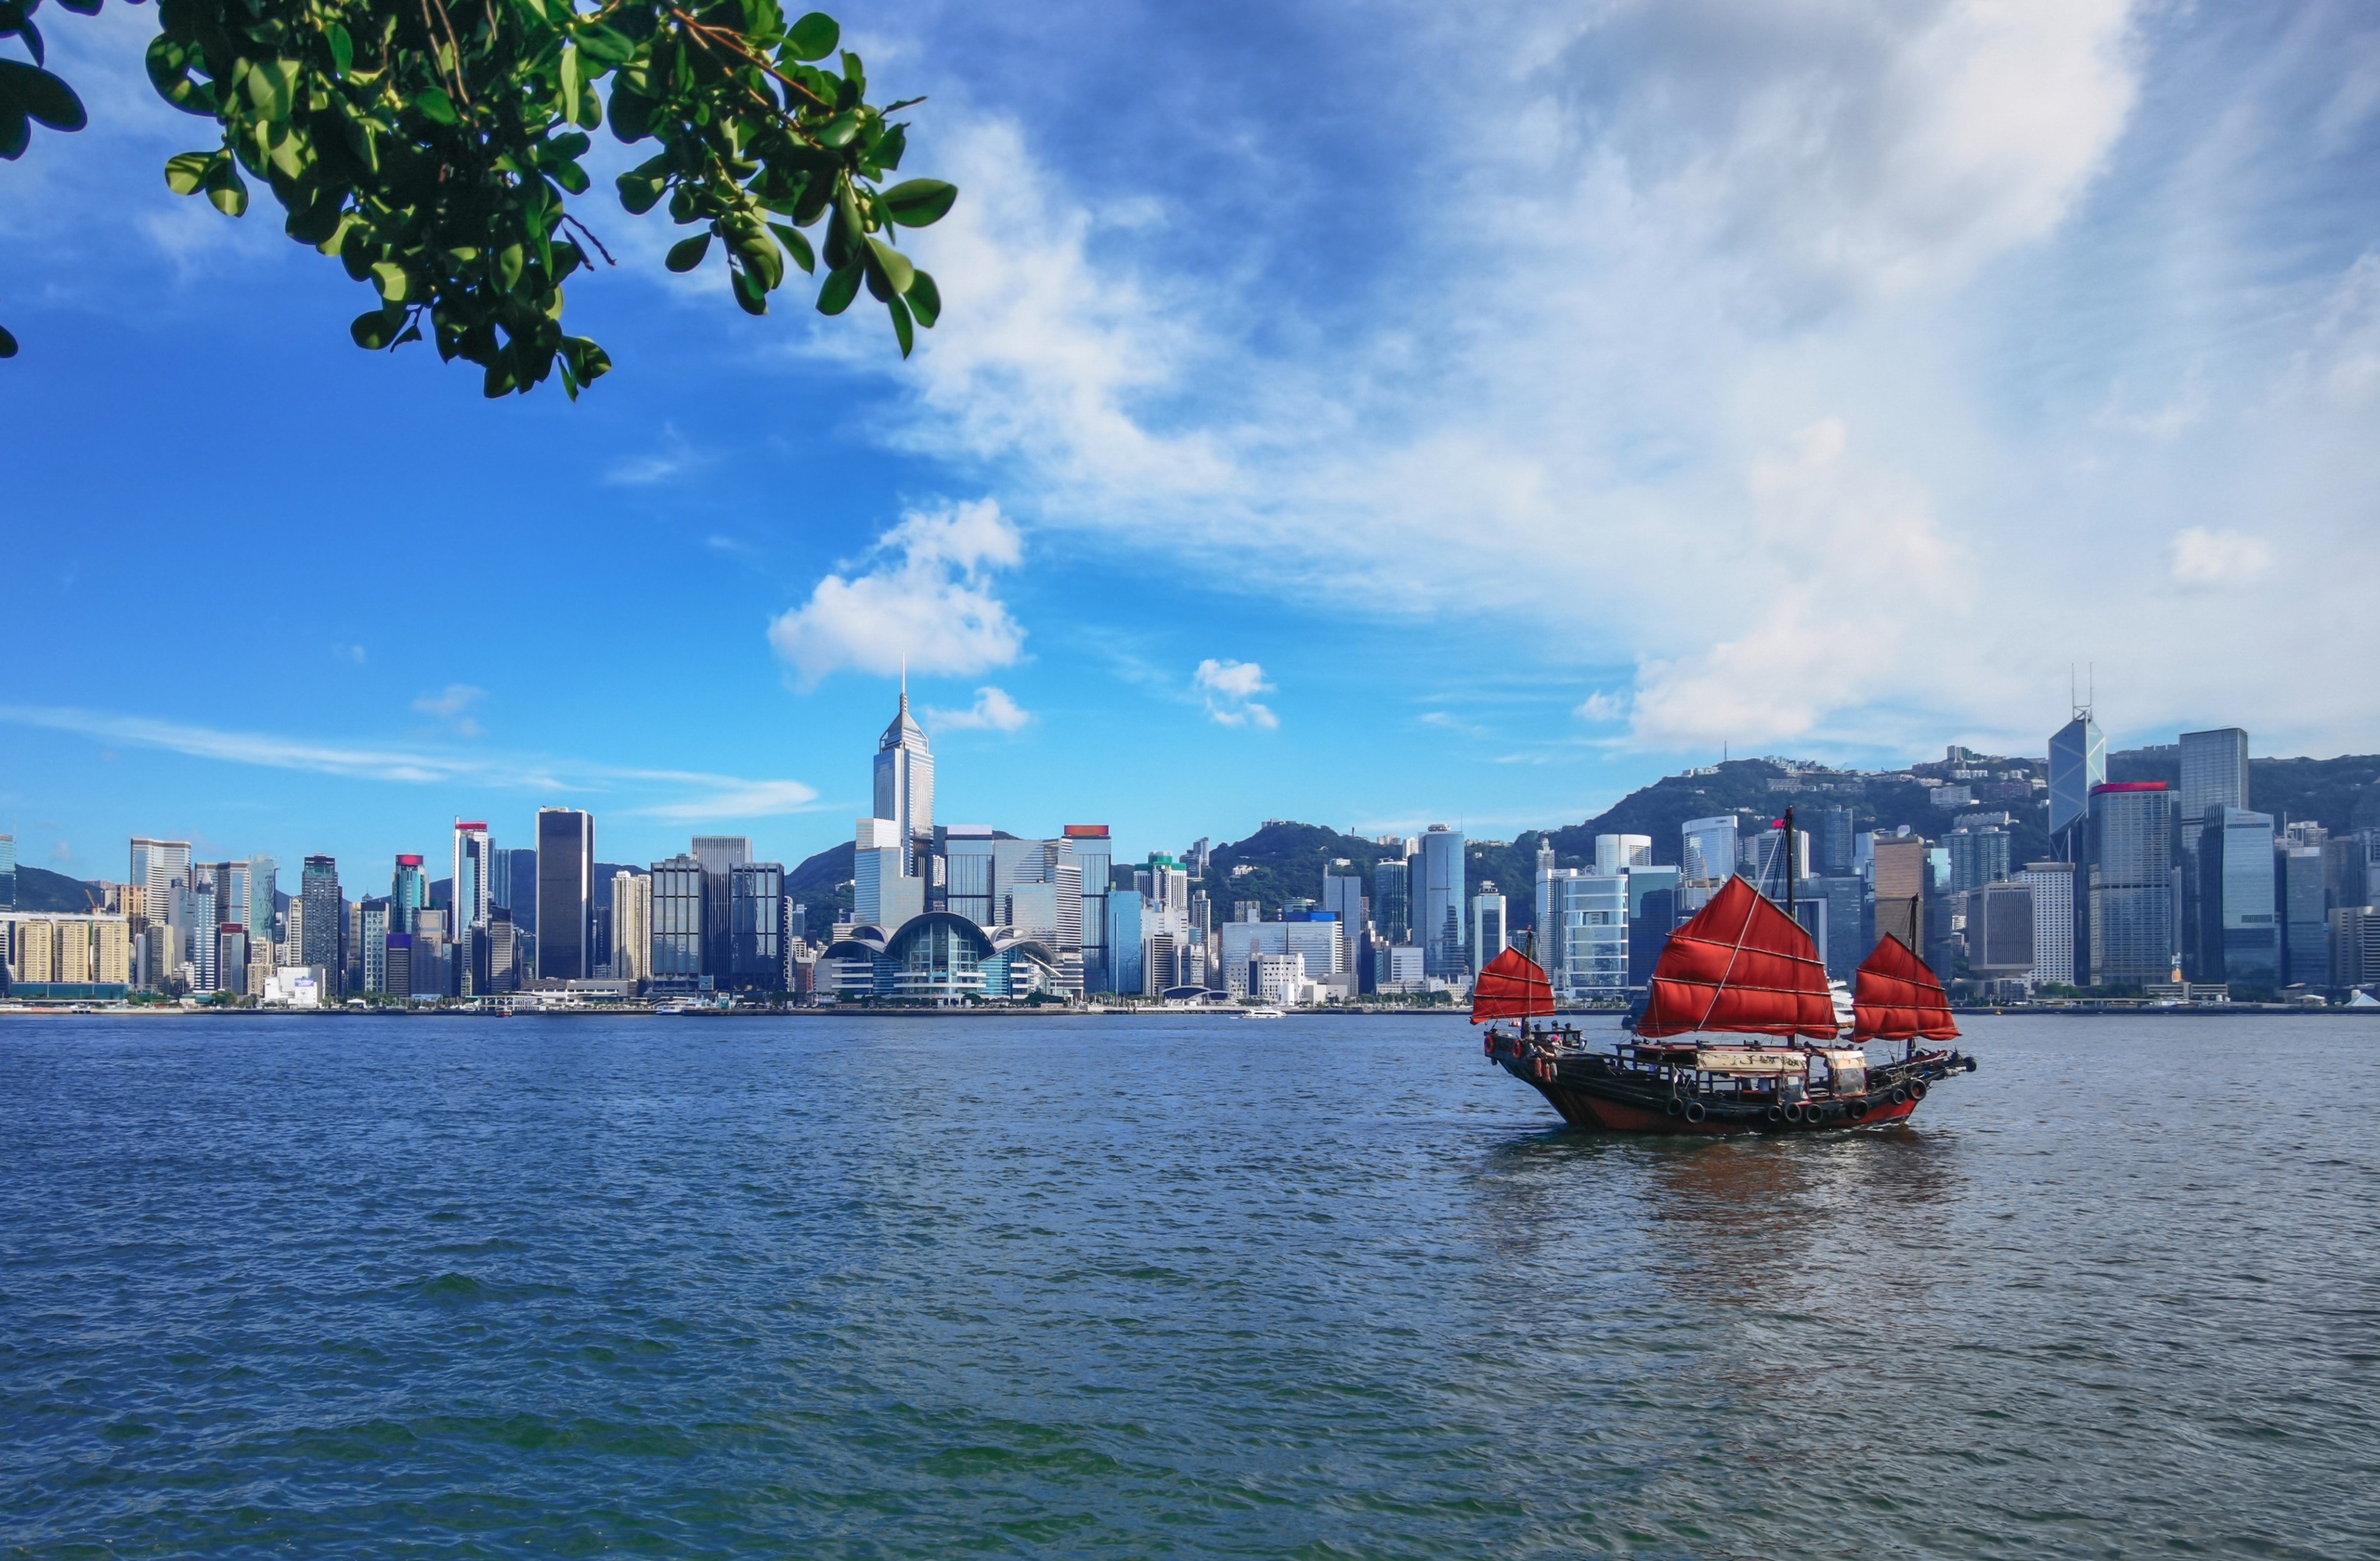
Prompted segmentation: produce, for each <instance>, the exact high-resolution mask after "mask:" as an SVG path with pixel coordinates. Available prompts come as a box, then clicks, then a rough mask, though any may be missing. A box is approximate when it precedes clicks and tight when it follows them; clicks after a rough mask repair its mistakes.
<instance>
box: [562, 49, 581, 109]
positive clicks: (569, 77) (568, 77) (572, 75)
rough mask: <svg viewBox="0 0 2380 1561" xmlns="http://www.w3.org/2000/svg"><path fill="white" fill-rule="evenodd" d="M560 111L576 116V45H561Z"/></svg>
mask: <svg viewBox="0 0 2380 1561" xmlns="http://www.w3.org/2000/svg"><path fill="white" fill-rule="evenodd" d="M562 111H563V112H564V113H565V114H568V115H571V116H576V115H577V112H578V45H577V44H576V43H564V44H563V45H562Z"/></svg>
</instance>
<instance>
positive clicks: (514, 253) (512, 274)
mask: <svg viewBox="0 0 2380 1561" xmlns="http://www.w3.org/2000/svg"><path fill="white" fill-rule="evenodd" d="M527 265H528V251H526V250H523V249H522V248H521V247H520V246H519V245H518V244H507V245H505V246H504V248H503V249H501V250H497V251H496V286H497V287H498V289H499V290H500V291H503V292H507V293H509V292H511V291H512V290H513V289H514V288H515V287H519V286H520V279H521V271H522V268H524V267H525V266H527Z"/></svg>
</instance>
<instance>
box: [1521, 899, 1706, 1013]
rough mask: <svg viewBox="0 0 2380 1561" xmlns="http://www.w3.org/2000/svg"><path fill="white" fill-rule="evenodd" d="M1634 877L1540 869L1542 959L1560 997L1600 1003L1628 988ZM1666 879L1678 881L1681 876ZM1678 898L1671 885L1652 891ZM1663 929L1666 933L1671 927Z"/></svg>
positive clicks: (1539, 941) (1539, 953) (1539, 947)
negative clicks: (1631, 901) (1664, 888)
mask: <svg viewBox="0 0 2380 1561" xmlns="http://www.w3.org/2000/svg"><path fill="white" fill-rule="evenodd" d="M1633 879H1634V874H1633V873H1631V874H1614V873H1609V872H1582V871H1580V870H1579V869H1577V868H1574V867H1548V868H1541V869H1539V870H1538V872H1537V884H1536V889H1537V961H1538V963H1539V964H1541V965H1543V966H1544V967H1545V970H1546V977H1547V979H1548V981H1549V982H1551V983H1552V985H1553V989H1554V995H1555V997H1556V998H1557V999H1558V1000H1560V1001H1561V1002H1566V1003H1586V1002H1595V1001H1597V1000H1601V999H1608V998H1613V997H1617V996H1619V995H1620V994H1621V992H1622V991H1623V990H1624V989H1625V988H1626V987H1627V985H1628V982H1629V979H1630V971H1629V966H1630V964H1631V960H1630V957H1629V956H1630V950H1629V936H1628V933H1629V927H1630V924H1631V923H1630V916H1629V911H1630V909H1631V905H1630V899H1631V896H1630V892H1629V891H1630V887H1631V884H1632V882H1633ZM1665 882H1668V883H1671V884H1674V882H1675V879H1674V877H1670V878H1668V879H1666V880H1665ZM1674 897H1675V896H1674V892H1673V891H1671V890H1662V891H1658V892H1656V893H1654V894H1651V895H1648V896H1646V898H1647V899H1648V900H1653V899H1665V900H1673V899H1674ZM1655 909H1658V908H1655ZM1661 932H1662V933H1663V934H1664V935H1666V934H1667V933H1668V932H1669V929H1668V928H1666V927H1664V928H1662V929H1661Z"/></svg>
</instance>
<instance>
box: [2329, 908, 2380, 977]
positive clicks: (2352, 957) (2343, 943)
mask: <svg viewBox="0 0 2380 1561" xmlns="http://www.w3.org/2000/svg"><path fill="white" fill-rule="evenodd" d="M2373 981H2380V910H2375V909H2373V908H2372V907H2371V906H2368V905H2342V906H2339V907H2338V908H2337V909H2333V910H2332V911H2331V913H2330V984H2331V985H2333V986H2339V987H2345V986H2360V985H2362V983H2364V982H2373Z"/></svg>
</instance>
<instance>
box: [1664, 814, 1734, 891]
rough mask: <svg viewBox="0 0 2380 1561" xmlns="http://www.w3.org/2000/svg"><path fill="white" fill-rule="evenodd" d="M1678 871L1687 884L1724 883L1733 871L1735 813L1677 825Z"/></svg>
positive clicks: (1690, 820)
mask: <svg viewBox="0 0 2380 1561" xmlns="http://www.w3.org/2000/svg"><path fill="white" fill-rule="evenodd" d="M1678 833H1679V835H1681V836H1682V838H1681V841H1680V845H1679V851H1678V868H1679V872H1680V874H1681V875H1682V877H1683V879H1684V880H1685V882H1687V883H1689V884H1720V883H1725V882H1726V881H1727V880H1728V879H1729V878H1731V877H1733V876H1734V874H1735V860H1736V849H1735V815H1734V814H1733V813H1728V814H1725V815H1723V816H1721V817H1718V818H1708V819H1688V820H1687V821H1686V822H1685V823H1683V824H1682V825H1681V826H1680V828H1679V832H1678Z"/></svg>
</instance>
